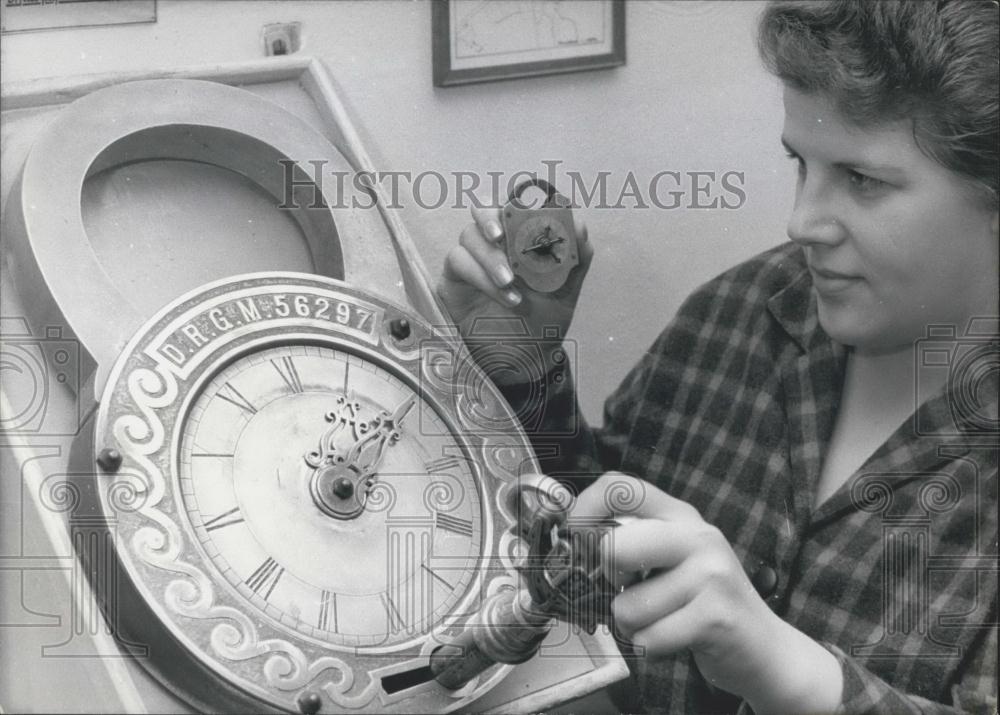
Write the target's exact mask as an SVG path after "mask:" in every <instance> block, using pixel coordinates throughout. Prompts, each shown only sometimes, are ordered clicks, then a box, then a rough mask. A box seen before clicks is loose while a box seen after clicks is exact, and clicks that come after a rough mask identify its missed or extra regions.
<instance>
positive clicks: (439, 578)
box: [420, 564, 455, 591]
mask: <svg viewBox="0 0 1000 715" xmlns="http://www.w3.org/2000/svg"><path fill="white" fill-rule="evenodd" d="M420 568H422V569H423V570H424V571H426V572H427V573H429V574H430V575H431V576H433V577H434V578H435V579H437V581H439V582H440V583H442V584H444V586H445V588H447V589H448V590H449V591H454V590H455V585H454V584H452V583H449V582H448V581H446V580H445V579H444V577H443V576H441V574H439V573H438V572H437V571H435V570H434V569H432V568H428V567H427V564H420Z"/></svg>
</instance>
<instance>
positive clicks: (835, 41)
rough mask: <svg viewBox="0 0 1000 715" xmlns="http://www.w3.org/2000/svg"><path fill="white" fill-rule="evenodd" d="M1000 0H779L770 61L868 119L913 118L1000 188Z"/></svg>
mask: <svg viewBox="0 0 1000 715" xmlns="http://www.w3.org/2000/svg"><path fill="white" fill-rule="evenodd" d="M998 18H1000V4H998V2H997V0H938V1H936V2H935V1H934V0H921V1H913V0H910V1H906V0H903V1H902V2H894V1H889V0H879V1H872V0H829V1H827V2H808V3H806V2H801V3H799V2H786V1H775V2H771V3H770V4H769V5H768V6H767V8H766V10H765V11H764V13H763V16H762V17H761V21H760V26H759V34H758V45H759V49H760V54H761V57H762V58H763V60H764V64H765V65H766V66H767V68H768V69H769V70H770V71H771V72H772V73H774V74H775V75H777V76H778V77H779V78H780V79H781V80H782V81H784V82H785V83H787V84H789V85H790V86H792V87H794V88H796V89H798V90H800V91H804V92H818V93H820V94H823V95H825V96H827V97H829V98H830V99H832V100H833V102H834V103H835V105H836V106H837V107H838V109H839V110H840V112H841V113H843V115H844V116H845V117H847V118H848V119H849V120H851V121H853V122H855V123H856V124H858V125H859V126H866V125H867V126H872V125H876V124H879V123H882V122H886V121H893V120H899V119H912V121H913V135H914V139H915V140H916V142H917V145H918V146H919V147H920V148H921V150H922V151H923V152H924V153H925V154H927V155H928V156H930V157H932V158H933V159H935V160H936V161H937V162H938V163H940V164H942V165H943V166H945V167H947V168H949V169H951V170H953V171H955V172H958V173H959V174H961V175H963V176H965V177H968V178H971V179H972V180H973V181H974V182H976V184H978V186H979V187H981V188H982V189H985V190H986V192H985V193H987V195H988V196H989V199H990V201H991V203H992V204H993V205H996V203H997V201H998V196H1000V187H998V184H997V181H998V165H1000V157H998V153H997V143H998V141H1000V138H998V124H1000V103H998V96H997V93H998V89H997V88H998V86H1000V52H998V47H1000V24H998Z"/></svg>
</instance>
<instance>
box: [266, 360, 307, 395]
mask: <svg viewBox="0 0 1000 715" xmlns="http://www.w3.org/2000/svg"><path fill="white" fill-rule="evenodd" d="M271 365H273V366H274V369H275V370H277V371H278V374H279V375H281V379H282V380H284V381H285V384H286V385H288V389H289V390H291V391H292V392H302V380H301V379H300V378H299V371H298V370H296V369H295V363H294V362H292V358H291V356H290V355H286V356H285V357H283V358H281V360H274V359H272V360H271Z"/></svg>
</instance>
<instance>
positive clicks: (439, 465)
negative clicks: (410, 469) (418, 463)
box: [424, 457, 458, 474]
mask: <svg viewBox="0 0 1000 715" xmlns="http://www.w3.org/2000/svg"><path fill="white" fill-rule="evenodd" d="M457 466H458V457H439V458H438V459H432V460H431V461H429V462H424V469H425V470H426V471H427V473H428V474H440V473H441V472H447V471H448V470H450V469H455V468H456V467H457Z"/></svg>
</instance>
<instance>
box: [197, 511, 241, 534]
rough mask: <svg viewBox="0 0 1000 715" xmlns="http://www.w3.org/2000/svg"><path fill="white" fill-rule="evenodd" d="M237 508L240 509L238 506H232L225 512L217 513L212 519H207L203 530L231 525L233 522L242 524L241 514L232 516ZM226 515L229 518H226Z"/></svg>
mask: <svg viewBox="0 0 1000 715" xmlns="http://www.w3.org/2000/svg"><path fill="white" fill-rule="evenodd" d="M239 510H240V508H239V507H238V506H234V507H233V508H232V509H230V510H229V511H227V512H226V513H225V514H219V515H218V516H217V517H215V518H214V519H209V520H208V521H206V522H205V524H204V526H205V531H213V530H215V529H221V528H223V527H224V526H232V525H233V524H242V523H243V517H242V516H233V515H234V514H236V513H237V512H238V511H239ZM227 517H231V518H227Z"/></svg>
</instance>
